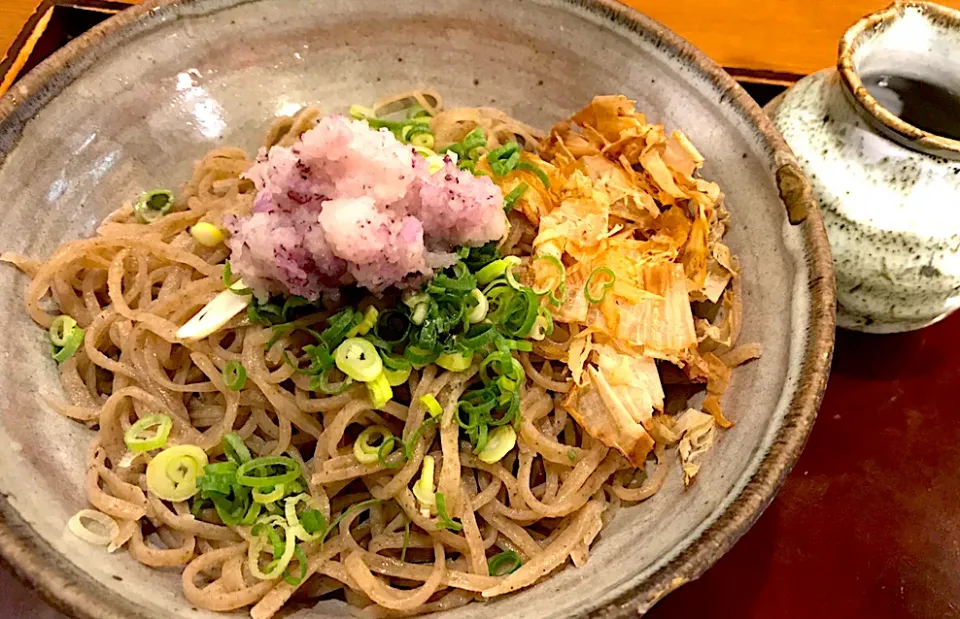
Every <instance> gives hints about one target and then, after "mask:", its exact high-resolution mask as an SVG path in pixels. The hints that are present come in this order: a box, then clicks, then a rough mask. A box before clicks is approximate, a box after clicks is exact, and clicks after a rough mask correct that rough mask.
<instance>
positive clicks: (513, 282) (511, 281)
mask: <svg viewBox="0 0 960 619" xmlns="http://www.w3.org/2000/svg"><path fill="white" fill-rule="evenodd" d="M507 258H516V256H507ZM507 258H504V260H506V259H507ZM519 264H520V259H519V258H516V260H515V261H511V263H510V264H508V265H507V269H506V271H504V273H503V274H504V276H505V277H506V280H507V285H508V286H510V287H511V288H513V289H514V290H522V289H523V286H522V285H521V284H520V282H518V281H517V276H516V275H514V274H513V269H514V267H516V266H517V265H519Z"/></svg>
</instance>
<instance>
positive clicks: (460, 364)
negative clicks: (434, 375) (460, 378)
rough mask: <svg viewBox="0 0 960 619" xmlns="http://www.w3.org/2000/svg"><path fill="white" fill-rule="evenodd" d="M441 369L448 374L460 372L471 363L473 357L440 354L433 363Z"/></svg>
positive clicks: (459, 354)
mask: <svg viewBox="0 0 960 619" xmlns="http://www.w3.org/2000/svg"><path fill="white" fill-rule="evenodd" d="M435 363H436V364H437V365H439V366H440V367H442V368H443V369H445V370H447V371H450V372H462V371H464V370H466V369H467V368H469V367H470V364H471V363H473V355H472V354H470V355H465V354H462V353H441V354H440V356H439V357H437V360H436V362H435Z"/></svg>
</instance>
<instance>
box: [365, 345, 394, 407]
mask: <svg viewBox="0 0 960 619" xmlns="http://www.w3.org/2000/svg"><path fill="white" fill-rule="evenodd" d="M377 359H378V360H379V359H380V357H379V356H378V357H377ZM367 393H368V394H369V396H370V404H371V405H372V406H373V408H375V409H381V408H383V407H384V406H386V404H387V402H389V401H390V399H391V398H393V389H391V388H390V381H389V380H387V375H386V374H385V373H384V372H383V371H382V370H381V372H380V374H378V375H377V377H376V378H375V379H373V380H371V381H368V382H367Z"/></svg>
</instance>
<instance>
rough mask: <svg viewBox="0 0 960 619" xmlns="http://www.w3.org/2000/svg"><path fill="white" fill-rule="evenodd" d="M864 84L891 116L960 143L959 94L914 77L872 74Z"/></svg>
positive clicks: (866, 78) (864, 80)
mask: <svg viewBox="0 0 960 619" xmlns="http://www.w3.org/2000/svg"><path fill="white" fill-rule="evenodd" d="M861 79H862V80H863V85H864V86H865V87H866V88H867V91H868V92H869V93H870V94H871V95H873V97H874V98H875V99H876V100H877V101H879V102H880V105H882V106H883V107H885V108H886V109H887V110H889V111H890V113H892V114H894V115H896V116H897V117H899V118H900V119H901V120H903V121H904V122H907V123H909V124H911V125H913V126H914V127H917V128H918V129H923V130H924V131H927V132H929V133H933V134H935V135H939V136H942V137H945V138H951V139H954V140H960V94H958V93H956V92H954V91H952V90H950V89H949V88H944V87H943V86H941V85H939V84H933V83H930V82H926V81H924V80H920V79H917V78H913V77H906V76H902V75H889V74H887V73H873V74H869V75H864V76H862V77H861Z"/></svg>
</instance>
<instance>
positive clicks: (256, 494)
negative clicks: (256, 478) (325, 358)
mask: <svg viewBox="0 0 960 619" xmlns="http://www.w3.org/2000/svg"><path fill="white" fill-rule="evenodd" d="M286 493H287V489H286V487H285V486H284V485H283V484H277V485H276V486H273V487H270V486H263V487H260V488H254V489H253V492H252V493H250V496H251V498H253V500H254V501H256V502H257V503H264V504H266V503H273V502H274V501H278V500H280V499H282V498H283V495H285V494H286Z"/></svg>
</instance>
